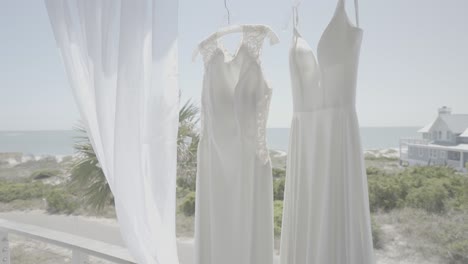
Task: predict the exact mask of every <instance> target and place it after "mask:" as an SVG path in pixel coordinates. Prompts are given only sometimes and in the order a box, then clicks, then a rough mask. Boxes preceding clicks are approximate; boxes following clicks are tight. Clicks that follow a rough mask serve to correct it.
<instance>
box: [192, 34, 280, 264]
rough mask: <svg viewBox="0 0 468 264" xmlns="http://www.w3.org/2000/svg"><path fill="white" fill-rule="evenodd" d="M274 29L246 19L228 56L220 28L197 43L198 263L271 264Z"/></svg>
mask: <svg viewBox="0 0 468 264" xmlns="http://www.w3.org/2000/svg"><path fill="white" fill-rule="evenodd" d="M272 34H274V33H273V32H272V31H271V30H270V29H269V28H268V27H266V26H262V25H245V26H243V39H242V42H241V44H240V46H239V48H238V50H237V52H236V54H235V55H230V54H229V53H228V52H227V51H226V50H225V49H224V48H223V47H222V45H221V44H220V42H219V40H218V38H217V36H216V35H214V37H210V38H208V39H207V40H205V41H203V42H202V43H201V44H200V45H199V47H198V50H199V51H200V53H201V54H202V56H203V60H204V62H205V75H204V80H203V90H202V98H201V102H202V107H201V121H202V122H201V138H200V142H199V146H198V172H197V192H196V211H195V263H196V264H271V263H272V261H273V193H272V189H273V187H272V172H271V162H270V158H269V155H268V149H267V147H266V139H265V126H266V122H267V117H268V109H269V103H270V97H271V89H270V87H269V86H268V84H267V82H266V81H265V78H264V76H263V73H262V69H261V66H260V61H259V55H260V50H261V47H262V45H263V42H264V39H265V38H266V37H267V36H271V35H272Z"/></svg>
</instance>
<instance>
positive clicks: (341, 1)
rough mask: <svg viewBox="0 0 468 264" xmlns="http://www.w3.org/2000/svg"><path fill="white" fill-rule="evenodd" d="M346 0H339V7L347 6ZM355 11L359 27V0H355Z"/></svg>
mask: <svg viewBox="0 0 468 264" xmlns="http://www.w3.org/2000/svg"><path fill="white" fill-rule="evenodd" d="M345 1H346V0H339V2H338V7H339V8H343V9H344V8H345ZM354 11H355V17H356V26H357V27H359V0H354Z"/></svg>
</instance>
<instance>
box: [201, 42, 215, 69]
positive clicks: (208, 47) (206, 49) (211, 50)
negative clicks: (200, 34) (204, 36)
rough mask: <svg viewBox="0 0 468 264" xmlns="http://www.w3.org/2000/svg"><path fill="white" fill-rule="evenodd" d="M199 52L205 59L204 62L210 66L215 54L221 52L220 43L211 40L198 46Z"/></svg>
mask: <svg viewBox="0 0 468 264" xmlns="http://www.w3.org/2000/svg"><path fill="white" fill-rule="evenodd" d="M198 50H199V52H200V54H201V55H202V57H203V62H204V63H205V64H208V62H209V61H210V60H211V58H212V57H213V55H214V54H216V52H218V51H219V49H218V43H217V42H216V41H213V40H211V39H208V40H206V41H204V42H202V43H200V45H199V46H198Z"/></svg>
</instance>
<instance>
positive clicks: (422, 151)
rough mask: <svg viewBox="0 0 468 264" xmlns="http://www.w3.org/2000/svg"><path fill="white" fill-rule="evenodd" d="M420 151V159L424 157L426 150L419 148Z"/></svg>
mask: <svg viewBox="0 0 468 264" xmlns="http://www.w3.org/2000/svg"><path fill="white" fill-rule="evenodd" d="M418 150H419V151H418V152H419V157H422V156H424V149H423V148H419V149H418Z"/></svg>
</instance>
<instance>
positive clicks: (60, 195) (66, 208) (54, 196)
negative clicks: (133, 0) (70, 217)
mask: <svg viewBox="0 0 468 264" xmlns="http://www.w3.org/2000/svg"><path fill="white" fill-rule="evenodd" d="M46 201H47V211H48V212H49V213H52V214H56V213H65V214H71V213H73V212H74V211H75V210H76V209H78V202H77V201H76V199H75V198H74V197H73V196H72V195H70V194H69V193H68V192H66V191H64V190H54V191H52V192H50V193H49V194H48V195H47V198H46Z"/></svg>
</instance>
